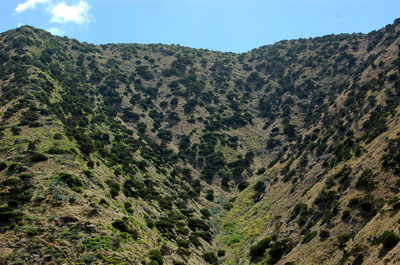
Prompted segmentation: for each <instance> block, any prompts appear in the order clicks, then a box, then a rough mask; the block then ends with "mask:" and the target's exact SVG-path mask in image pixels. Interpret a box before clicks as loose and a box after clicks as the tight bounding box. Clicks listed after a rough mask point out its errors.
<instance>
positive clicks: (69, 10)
mask: <svg viewBox="0 0 400 265" xmlns="http://www.w3.org/2000/svg"><path fill="white" fill-rule="evenodd" d="M89 9H90V5H89V4H88V3H87V2H86V1H79V3H78V4H77V5H67V4H66V3H64V2H61V3H59V4H57V5H56V6H54V7H51V9H50V13H51V14H52V15H53V17H52V18H51V21H50V22H54V23H67V22H74V23H77V24H83V23H88V22H89V21H90V16H89Z"/></svg>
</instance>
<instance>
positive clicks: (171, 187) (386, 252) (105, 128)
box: [0, 20, 400, 264]
mask: <svg viewBox="0 0 400 265" xmlns="http://www.w3.org/2000/svg"><path fill="white" fill-rule="evenodd" d="M399 36H400V21H398V20H397V21H395V22H394V24H392V25H388V26H386V27H385V28H384V29H381V30H379V31H374V32H371V33H369V34H342V35H330V36H325V37H320V38H314V39H299V40H290V41H281V42H278V43H276V44H274V45H269V46H265V47H260V48H258V49H255V50H252V51H250V52H248V53H244V54H232V53H221V52H213V51H208V50H196V49H191V48H186V47H180V46H174V45H161V44H157V45H138V44H118V45H115V44H108V45H100V46H95V45H91V44H87V43H79V42H78V41H76V40H73V39H68V38H65V37H64V38H60V37H55V36H52V35H50V34H49V33H47V32H45V31H42V30H38V29H35V28H32V27H21V28H18V29H16V30H12V31H9V32H5V33H2V34H1V35H0V79H1V81H0V88H1V92H0V93H1V94H0V111H1V113H2V115H1V121H0V122H1V123H0V131H1V138H0V143H1V144H0V160H1V161H0V170H1V172H0V188H1V191H0V198H1V199H0V202H1V204H0V205H1V206H0V217H1V218H0V220H1V221H0V230H1V234H0V242H2V243H0V244H1V248H0V251H1V252H0V257H1V256H2V257H4V258H3V259H5V260H7V262H9V263H10V264H26V263H30V264H36V263H46V262H47V263H55V264H59V263H60V264H63V263H71V264H75V263H76V264H102V263H105V264H110V263H113V264H138V263H142V264H163V263H164V264H207V263H211V264H214V263H217V262H220V263H222V264H251V263H261V264H275V263H276V264H377V263H379V262H380V263H387V264H396V263H398V262H399V257H398V255H397V253H398V252H399V245H398V244H397V242H398V237H399V236H398V235H399V231H398V230H399V226H400V223H399V220H400V214H399V213H398V209H399V202H398V200H399V199H400V197H399V195H398V193H399V188H400V182H399V178H398V177H399V172H400V170H399V168H400V164H399V163H400V160H399V154H400V153H399V152H400V142H399V141H400V137H399V136H400V126H399V102H400V93H399V92H400V91H399V89H400V73H399V65H400V58H399V56H400V51H399V50H400V40H399Z"/></svg>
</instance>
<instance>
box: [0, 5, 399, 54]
mask: <svg viewBox="0 0 400 265" xmlns="http://www.w3.org/2000/svg"><path fill="white" fill-rule="evenodd" d="M349 2H350V1H344V0H337V1H331V0H319V1H318V0H305V1H294V0H285V1H279V2H278V1H271V0H270V1H261V0H248V1H242V0H186V1H184V0H171V1H165V0H164V1H162V0H147V1H144V0H118V1H113V2H111V1H107V0H97V1H94V0H64V1H61V0H18V1H12V0H3V1H1V2H0V16H1V17H2V18H3V19H1V20H0V31H1V32H4V31H7V30H10V29H13V28H16V27H18V26H21V25H31V26H33V27H37V28H41V29H45V30H47V31H49V32H51V33H52V34H54V35H60V36H64V35H65V36H68V37H70V38H75V39H77V40H79V41H85V42H88V43H93V44H106V43H140V44H150V43H162V44H179V45H182V46H188V47H192V48H203V49H209V50H216V51H224V52H246V51H249V50H251V49H254V48H257V47H260V46H263V45H268V44H273V43H275V42H278V41H280V40H285V39H298V38H310V37H318V36H324V35H329V34H340V33H368V32H370V31H373V30H379V29H380V28H382V27H384V26H385V25H387V24H390V23H392V22H393V20H394V19H396V18H398V17H400V15H399V14H398V12H397V10H400V1H394V0H380V1H378V0H367V1H360V0H353V1H351V3H349Z"/></svg>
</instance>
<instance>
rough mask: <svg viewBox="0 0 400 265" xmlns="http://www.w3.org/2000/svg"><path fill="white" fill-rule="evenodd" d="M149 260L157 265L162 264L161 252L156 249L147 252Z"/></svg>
mask: <svg viewBox="0 0 400 265" xmlns="http://www.w3.org/2000/svg"><path fill="white" fill-rule="evenodd" d="M149 258H150V259H151V260H153V261H155V262H157V263H158V265H162V264H164V258H163V256H162V254H161V252H160V251H159V250H157V249H152V250H150V251H149Z"/></svg>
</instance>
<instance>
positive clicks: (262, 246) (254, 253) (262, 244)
mask: <svg viewBox="0 0 400 265" xmlns="http://www.w3.org/2000/svg"><path fill="white" fill-rule="evenodd" d="M270 243H271V238H270V237H266V238H264V239H262V240H261V241H259V242H258V243H257V244H255V245H254V246H252V247H251V248H250V253H249V255H250V258H251V259H252V260H255V259H257V258H259V257H262V256H264V254H265V250H266V249H267V248H268V247H269V244H270Z"/></svg>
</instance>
